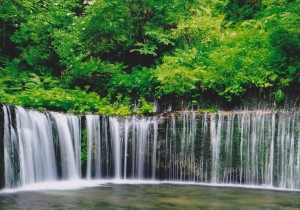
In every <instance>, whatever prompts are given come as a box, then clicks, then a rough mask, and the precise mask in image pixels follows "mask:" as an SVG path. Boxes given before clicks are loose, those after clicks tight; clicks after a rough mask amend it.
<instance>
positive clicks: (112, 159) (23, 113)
mask: <svg viewBox="0 0 300 210" xmlns="http://www.w3.org/2000/svg"><path fill="white" fill-rule="evenodd" d="M2 111H3V113H4V119H3V120H4V136H3V140H4V157H0V158H3V160H4V162H5V171H4V173H3V174H4V175H5V183H3V184H2V185H3V186H4V187H5V188H14V187H19V186H24V185H27V184H34V183H40V182H49V181H59V180H71V179H78V178H86V179H88V180H91V179H118V180H119V179H124V180H130V179H139V180H145V179H146V180H161V181H176V182H178V181H179V182H187V181H188V182H201V183H214V184H232V185H234V184H238V185H252V186H267V187H276V188H284V189H300V112H299V111H297V110H292V111H279V112H275V111H269V110H257V111H233V112H225V111H219V112H218V113H203V114H200V113H197V112H194V111H184V112H178V113H170V114H168V115H165V116H162V115H160V116H153V117H142V116H128V117H125V118H123V117H105V116H99V115H86V116H75V115H70V114H61V113H56V112H40V111H34V110H26V109H24V108H22V107H18V106H16V107H15V108H14V109H10V107H9V106H5V105H4V106H3V107H2ZM82 118H83V119H85V120H84V121H82V120H81V119H82ZM82 122H83V123H82ZM1 138H2V137H1ZM0 184H1V183H0Z"/></svg>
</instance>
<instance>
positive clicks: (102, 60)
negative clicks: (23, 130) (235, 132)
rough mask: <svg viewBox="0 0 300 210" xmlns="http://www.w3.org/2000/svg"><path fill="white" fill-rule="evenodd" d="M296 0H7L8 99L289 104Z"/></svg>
mask: <svg viewBox="0 0 300 210" xmlns="http://www.w3.org/2000/svg"><path fill="white" fill-rule="evenodd" d="M299 8H300V3H299V1H297V0H226V1H221V0H212V1H207V0H190V1H183V0H165V1H158V0H94V1H86V0H84V1H83V0H55V1H52V0H44V1H39V0H33V1H26V0H14V1H11V0H2V1H1V2H0V34H1V46H0V102H2V103H13V104H19V105H23V106H26V107H31V108H40V109H52V110H60V111H69V112H77V113H82V112H99V113H103V114H121V115H126V114H130V113H131V110H132V109H133V106H134V104H138V109H137V112H138V113H149V112H151V111H153V110H152V109H151V107H152V105H151V103H152V102H153V101H154V100H162V101H163V100H175V101H176V100H186V101H203V100H208V101H220V100H221V101H224V102H225V103H230V102H233V101H234V102H237V103H238V102H241V101H242V100H243V98H245V97H248V96H251V95H255V96H258V95H268V97H271V98H272V100H274V102H275V103H277V104H280V103H281V102H282V101H284V99H285V96H286V95H288V94H295V92H296V91H298V90H299V88H300V62H299V56H300V28H299V25H300V24H299V19H300V14H299V11H300V10H299Z"/></svg>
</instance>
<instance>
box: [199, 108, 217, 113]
mask: <svg viewBox="0 0 300 210" xmlns="http://www.w3.org/2000/svg"><path fill="white" fill-rule="evenodd" d="M198 112H199V113H217V112H218V110H216V109H199V110H198Z"/></svg>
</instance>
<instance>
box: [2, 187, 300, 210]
mask: <svg viewBox="0 0 300 210" xmlns="http://www.w3.org/2000/svg"><path fill="white" fill-rule="evenodd" d="M299 208H300V193H299V192H283V191H271V190H261V189H260V190H258V189H243V188H228V187H211V186H195V185H173V184H157V185H129V184H105V185H102V186H98V187H92V188H82V189H77V190H59V191H57V190H48V191H35V192H17V193H10V194H3V193H2V194H0V209H255V210H257V209H299Z"/></svg>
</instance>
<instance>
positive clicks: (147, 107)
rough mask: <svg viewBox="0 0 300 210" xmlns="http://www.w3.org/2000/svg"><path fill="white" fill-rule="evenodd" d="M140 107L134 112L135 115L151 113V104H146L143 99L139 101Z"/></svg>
mask: <svg viewBox="0 0 300 210" xmlns="http://www.w3.org/2000/svg"><path fill="white" fill-rule="evenodd" d="M139 103H140V107H139V108H138V109H137V110H136V113H137V114H145V115H147V114H150V113H153V103H149V102H147V101H146V100H145V99H144V98H140V99H139Z"/></svg>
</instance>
